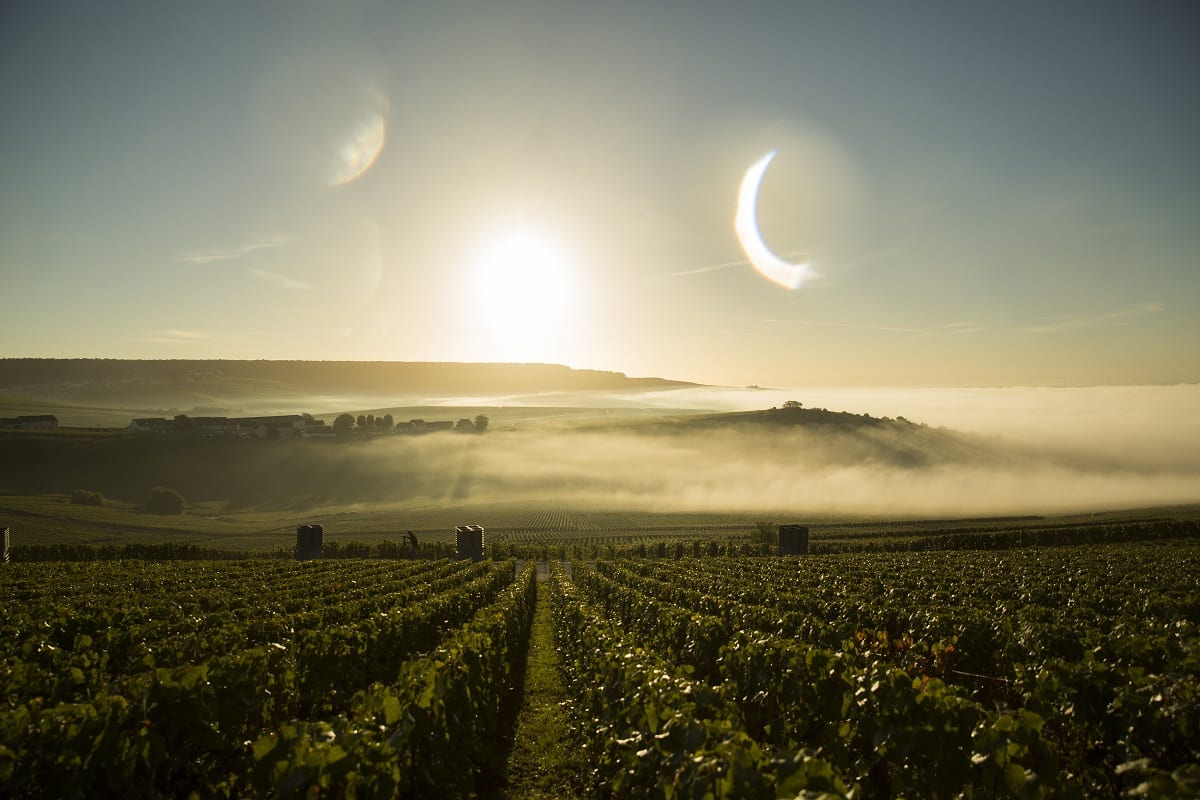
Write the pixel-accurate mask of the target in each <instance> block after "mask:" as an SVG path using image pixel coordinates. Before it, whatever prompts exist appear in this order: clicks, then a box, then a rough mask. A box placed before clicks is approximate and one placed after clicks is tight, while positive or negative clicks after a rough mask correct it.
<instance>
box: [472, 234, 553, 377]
mask: <svg viewBox="0 0 1200 800" xmlns="http://www.w3.org/2000/svg"><path fill="white" fill-rule="evenodd" d="M469 280H470V282H471V293H472V295H473V297H474V300H475V309H476V314H475V318H474V324H477V325H479V328H478V330H479V331H480V332H481V333H483V334H484V336H483V338H482V341H481V346H482V347H483V349H485V350H486V351H487V357H488V358H490V359H493V360H497V361H551V360H555V359H558V358H561V355H560V354H561V344H562V328H563V326H564V325H565V324H566V323H567V322H568V320H569V318H570V314H571V309H572V306H573V304H574V299H575V298H574V295H575V291H574V283H573V280H572V268H571V265H570V263H569V262H568V260H567V259H566V258H565V257H564V255H563V253H562V251H561V250H560V249H559V247H558V246H557V245H556V244H555V242H554V241H553V240H552V239H550V238H548V237H546V236H543V235H539V234H538V233H535V232H533V231H529V230H526V229H516V230H510V231H506V232H504V233H502V234H499V235H497V236H495V237H494V238H492V239H490V240H488V241H487V242H486V243H485V244H484V246H483V247H482V248H480V250H479V252H478V253H477V254H476V256H475V258H474V260H473V261H472V267H471V270H470V275H469Z"/></svg>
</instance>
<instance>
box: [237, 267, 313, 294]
mask: <svg viewBox="0 0 1200 800" xmlns="http://www.w3.org/2000/svg"><path fill="white" fill-rule="evenodd" d="M248 271H249V273H250V274H251V275H253V276H254V277H256V278H259V279H260V280H264V281H266V282H267V283H273V284H275V285H276V286H282V287H283V288H285V289H311V288H312V284H311V283H305V282H304V281H298V280H296V279H295V278H289V277H287V276H286V275H279V274H278V273H275V272H267V271H266V270H261V269H251V270H248Z"/></svg>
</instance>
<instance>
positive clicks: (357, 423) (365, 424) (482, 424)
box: [333, 413, 489, 436]
mask: <svg viewBox="0 0 1200 800" xmlns="http://www.w3.org/2000/svg"><path fill="white" fill-rule="evenodd" d="M488 422H489V420H488V415H487V414H477V415H476V416H475V419H474V420H469V419H460V420H459V421H458V424H457V425H455V427H454V429H455V430H456V431H460V432H469V433H484V432H485V431H487V429H488ZM395 430H396V420H395V419H394V418H393V417H392V415H391V414H384V415H383V416H382V417H376V416H375V415H374V414H359V415H358V417H357V418H356V417H355V416H354V415H353V414H349V413H342V414H338V416H337V419H335V420H334V421H333V432H334V433H335V434H337V435H339V436H346V435H349V434H351V433H354V432H355V431H374V432H378V433H392V432H393V431H395Z"/></svg>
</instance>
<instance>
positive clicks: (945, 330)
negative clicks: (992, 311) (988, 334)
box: [921, 322, 988, 336]
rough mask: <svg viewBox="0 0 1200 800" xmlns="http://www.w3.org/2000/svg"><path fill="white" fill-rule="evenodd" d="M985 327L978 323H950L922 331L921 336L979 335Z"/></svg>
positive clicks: (986, 327)
mask: <svg viewBox="0 0 1200 800" xmlns="http://www.w3.org/2000/svg"><path fill="white" fill-rule="evenodd" d="M987 329H988V326H987V325H980V324H979V323H978V322H950V323H947V324H946V325H939V326H937V327H936V328H931V329H929V330H926V331H922V332H921V335H922V336H961V335H963V334H965V333H979V332H980V331H986V330H987Z"/></svg>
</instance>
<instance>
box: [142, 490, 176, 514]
mask: <svg viewBox="0 0 1200 800" xmlns="http://www.w3.org/2000/svg"><path fill="white" fill-rule="evenodd" d="M183 507H184V502H183V495H181V494H180V493H179V492H177V491H175V490H174V489H168V488H167V487H166V486H155V487H154V488H153V489H151V490H150V496H149V497H148V498H146V510H147V511H149V512H150V513H151V514H182V513H183Z"/></svg>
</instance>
